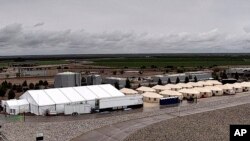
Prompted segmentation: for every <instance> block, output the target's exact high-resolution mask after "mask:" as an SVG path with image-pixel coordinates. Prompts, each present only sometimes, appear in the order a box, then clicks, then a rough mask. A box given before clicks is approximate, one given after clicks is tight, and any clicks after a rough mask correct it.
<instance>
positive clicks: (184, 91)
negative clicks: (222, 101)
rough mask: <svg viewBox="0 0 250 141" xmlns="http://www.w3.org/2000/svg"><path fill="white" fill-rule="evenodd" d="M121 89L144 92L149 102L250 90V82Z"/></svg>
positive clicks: (202, 83)
mask: <svg viewBox="0 0 250 141" xmlns="http://www.w3.org/2000/svg"><path fill="white" fill-rule="evenodd" d="M120 91H121V92H122V93H124V94H126V95H131V94H142V95H143V99H144V101H147V102H159V100H160V98H163V97H171V96H177V97H178V98H179V99H180V100H182V99H183V98H190V97H193V98H203V97H211V96H218V95H223V94H236V93H240V92H245V91H250V82H242V83H234V84H225V85H222V83H220V82H219V81H216V80H207V81H199V82H189V83H178V84H167V85H156V86H154V87H152V88H150V87H145V86H141V87H139V88H137V89H136V90H133V89H128V88H123V89H121V90H120Z"/></svg>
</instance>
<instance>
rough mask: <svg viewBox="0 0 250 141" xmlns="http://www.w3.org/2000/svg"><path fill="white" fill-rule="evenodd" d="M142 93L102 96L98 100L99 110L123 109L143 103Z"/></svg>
mask: <svg viewBox="0 0 250 141" xmlns="http://www.w3.org/2000/svg"><path fill="white" fill-rule="evenodd" d="M142 98H143V96H142V95H127V96H121V97H111V98H103V99H100V100H99V103H98V104H99V105H98V108H99V110H105V109H107V110H108V109H110V110H115V109H125V108H128V107H137V106H142V105H143V100H142Z"/></svg>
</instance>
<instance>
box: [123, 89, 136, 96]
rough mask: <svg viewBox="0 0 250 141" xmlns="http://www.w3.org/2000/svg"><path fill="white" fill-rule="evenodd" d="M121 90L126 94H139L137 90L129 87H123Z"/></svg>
mask: <svg viewBox="0 0 250 141" xmlns="http://www.w3.org/2000/svg"><path fill="white" fill-rule="evenodd" d="M120 92H122V93H124V94H125V95H134V94H139V93H138V92H137V91H135V90H133V89H129V88H122V89H120Z"/></svg>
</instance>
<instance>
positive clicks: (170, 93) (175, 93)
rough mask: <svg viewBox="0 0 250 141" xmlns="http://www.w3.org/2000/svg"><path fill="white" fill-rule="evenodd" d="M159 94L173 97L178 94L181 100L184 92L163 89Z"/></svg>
mask: <svg viewBox="0 0 250 141" xmlns="http://www.w3.org/2000/svg"><path fill="white" fill-rule="evenodd" d="M159 94H160V95H162V96H163V97H173V96H176V97H178V98H179V99H180V100H182V99H183V95H182V93H180V92H177V91H172V90H164V91H161V92H160V93H159Z"/></svg>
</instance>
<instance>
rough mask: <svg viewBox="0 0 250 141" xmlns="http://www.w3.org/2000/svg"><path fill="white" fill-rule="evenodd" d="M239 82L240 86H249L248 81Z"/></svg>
mask: <svg viewBox="0 0 250 141" xmlns="http://www.w3.org/2000/svg"><path fill="white" fill-rule="evenodd" d="M240 84H241V86H243V87H250V82H242V83H240Z"/></svg>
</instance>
